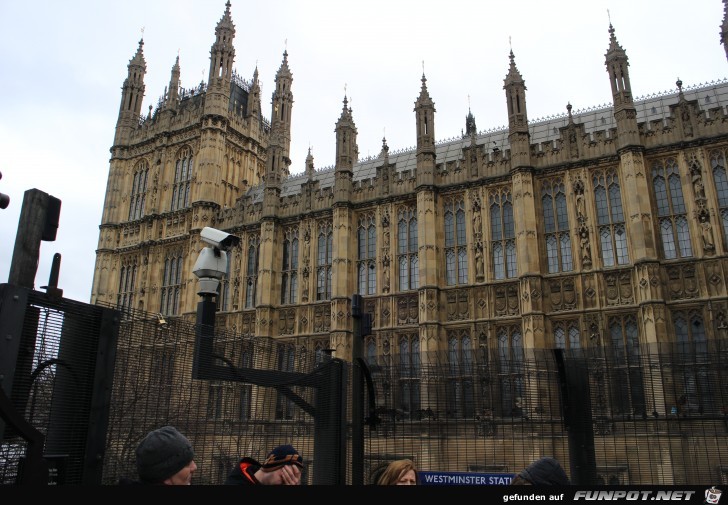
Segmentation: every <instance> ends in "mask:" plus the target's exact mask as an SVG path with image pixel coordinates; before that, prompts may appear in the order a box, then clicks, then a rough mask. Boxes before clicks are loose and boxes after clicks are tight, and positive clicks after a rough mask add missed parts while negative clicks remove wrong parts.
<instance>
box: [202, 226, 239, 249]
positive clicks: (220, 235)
mask: <svg viewBox="0 0 728 505" xmlns="http://www.w3.org/2000/svg"><path fill="white" fill-rule="evenodd" d="M200 238H201V239H202V240H203V241H204V242H206V243H208V244H210V245H211V246H212V247H216V248H217V249H220V250H221V251H229V250H230V249H232V248H233V247H235V246H236V245H238V244H239V243H240V237H236V236H235V235H231V234H230V233H228V232H225V231H222V230H218V229H215V228H210V227H209V226H205V227H204V228H203V229H202V231H201V232H200Z"/></svg>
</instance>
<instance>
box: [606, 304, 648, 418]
mask: <svg viewBox="0 0 728 505" xmlns="http://www.w3.org/2000/svg"><path fill="white" fill-rule="evenodd" d="M608 328H609V340H610V344H611V347H610V349H609V354H610V356H611V363H609V365H608V368H609V370H610V372H611V377H612V394H611V397H612V410H613V412H614V413H615V414H624V415H642V414H644V413H645V412H646V405H645V391H644V381H643V378H642V363H641V359H640V356H641V353H640V342H639V331H638V328H637V320H636V318H635V317H634V316H633V315H626V316H612V317H610V318H609V319H608Z"/></svg>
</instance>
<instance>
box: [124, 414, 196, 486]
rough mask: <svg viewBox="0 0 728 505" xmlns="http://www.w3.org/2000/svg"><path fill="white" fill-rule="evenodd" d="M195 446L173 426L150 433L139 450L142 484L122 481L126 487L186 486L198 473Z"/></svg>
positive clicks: (137, 463)
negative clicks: (131, 485)
mask: <svg viewBox="0 0 728 505" xmlns="http://www.w3.org/2000/svg"><path fill="white" fill-rule="evenodd" d="M194 457H195V452H194V451H193V450H192V444H191V443H190V441H189V440H187V438H186V437H185V436H184V435H182V434H181V433H180V432H179V431H177V429H176V428H174V427H173V426H163V427H162V428H159V429H156V430H154V431H151V432H149V433H148V434H147V436H145V437H144V438H143V439H142V441H141V442H139V445H138V446H137V448H136V465H137V473H138V474H139V481H138V482H134V481H129V480H127V479H122V483H123V484H157V485H168V486H175V485H177V486H187V485H190V484H191V483H192V474H194V473H195V470H197V465H196V464H195V461H194Z"/></svg>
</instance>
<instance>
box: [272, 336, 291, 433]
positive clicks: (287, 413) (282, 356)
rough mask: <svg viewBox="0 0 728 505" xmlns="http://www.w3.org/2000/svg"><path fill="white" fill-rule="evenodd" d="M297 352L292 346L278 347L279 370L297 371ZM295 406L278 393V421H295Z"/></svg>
mask: <svg viewBox="0 0 728 505" xmlns="http://www.w3.org/2000/svg"><path fill="white" fill-rule="evenodd" d="M295 359H296V351H295V348H294V347H293V346H292V345H279V346H278V370H279V371H281V372H293V371H295V368H294V367H295ZM294 406H295V404H294V403H293V401H292V400H291V399H290V398H288V397H287V396H285V395H283V394H281V393H278V397H277V399H276V417H275V418H276V419H293V407H294Z"/></svg>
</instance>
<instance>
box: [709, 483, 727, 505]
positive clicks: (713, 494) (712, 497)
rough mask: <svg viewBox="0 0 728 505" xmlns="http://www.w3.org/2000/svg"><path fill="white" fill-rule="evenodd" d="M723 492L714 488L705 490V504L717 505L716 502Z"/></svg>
mask: <svg viewBox="0 0 728 505" xmlns="http://www.w3.org/2000/svg"><path fill="white" fill-rule="evenodd" d="M722 492H723V491H721V490H720V489H716V488H715V487H711V488H710V489H706V490H705V503H710V505H718V502H719V501H720V494H721V493H722Z"/></svg>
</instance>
